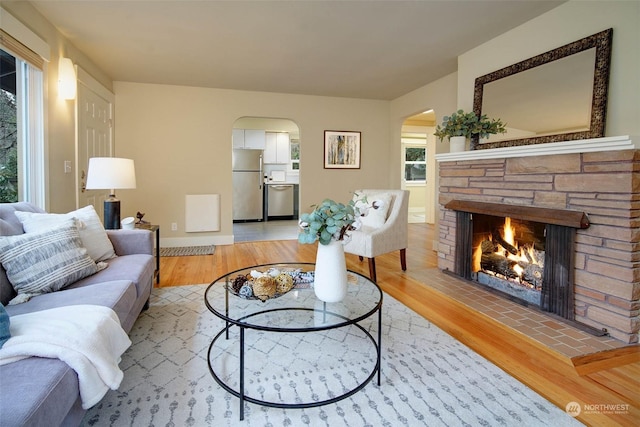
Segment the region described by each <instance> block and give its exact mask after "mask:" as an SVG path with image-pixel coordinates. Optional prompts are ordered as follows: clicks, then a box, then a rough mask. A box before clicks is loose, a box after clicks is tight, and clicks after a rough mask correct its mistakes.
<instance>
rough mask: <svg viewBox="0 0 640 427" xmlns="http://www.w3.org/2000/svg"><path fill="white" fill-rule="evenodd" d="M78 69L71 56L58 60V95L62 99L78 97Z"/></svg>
mask: <svg viewBox="0 0 640 427" xmlns="http://www.w3.org/2000/svg"><path fill="white" fill-rule="evenodd" d="M76 89H77V84H76V70H75V68H73V62H71V60H70V59H69V58H60V61H59V62H58V95H59V96H60V98H62V99H75V97H76Z"/></svg>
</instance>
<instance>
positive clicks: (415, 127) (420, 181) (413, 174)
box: [401, 110, 436, 224]
mask: <svg viewBox="0 0 640 427" xmlns="http://www.w3.org/2000/svg"><path fill="white" fill-rule="evenodd" d="M435 122H436V117H435V113H434V111H433V110H427V111H425V112H422V113H419V114H416V115H413V116H411V117H408V118H407V119H405V121H404V123H403V124H402V131H401V142H402V144H401V146H402V151H401V156H402V188H403V189H404V190H408V191H409V194H410V196H409V222H413V223H420V222H426V223H428V224H434V223H435V219H436V218H435V212H436V210H435V181H436V177H435V170H436V164H435V153H436V148H435V137H434V135H433V132H434V131H435V126H436V123H435Z"/></svg>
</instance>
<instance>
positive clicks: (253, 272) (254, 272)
mask: <svg viewBox="0 0 640 427" xmlns="http://www.w3.org/2000/svg"><path fill="white" fill-rule="evenodd" d="M249 274H250V275H251V277H253V278H254V279H259V278H260V277H262V276H264V275H265V274H264V273H261V272H259V271H258V270H251V273H249Z"/></svg>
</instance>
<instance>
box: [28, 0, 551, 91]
mask: <svg viewBox="0 0 640 427" xmlns="http://www.w3.org/2000/svg"><path fill="white" fill-rule="evenodd" d="M31 3H32V4H33V5H34V6H35V7H36V8H37V9H38V10H39V11H40V12H41V13H42V14H43V15H44V16H45V17H46V18H47V19H48V20H49V21H50V22H51V23H53V24H54V25H55V26H56V27H57V28H58V29H59V30H60V31H61V32H62V34H64V36H65V37H67V38H68V39H69V41H70V42H71V43H72V44H73V45H75V46H76V47H77V48H78V49H79V50H81V51H82V52H84V53H85V54H86V55H87V56H88V57H89V58H90V59H91V60H92V61H94V62H95V63H96V64H97V65H98V66H99V67H100V68H101V69H102V70H103V71H104V72H105V73H106V74H107V75H109V76H110V77H111V78H112V79H113V80H116V81H130V82H141V83H159V84H174V85H186V86H199V87H212V88H225V89H238V90H252V91H266V92H281V93H295V94H308V95H325V96H340V97H353V98H366V99H381V100H391V99H395V98H397V97H399V96H401V95H404V94H406V93H408V92H410V91H412V90H414V89H416V88H419V87H421V86H424V85H425V84H428V83H430V82H432V81H434V80H437V79H438V78H440V77H443V76H445V75H447V74H449V73H451V72H454V71H455V70H456V68H457V63H456V58H457V56H458V55H460V54H461V53H464V52H466V51H468V50H470V49H472V48H474V47H475V46H478V45H480V44H482V43H483V42H485V41H487V40H490V39H492V38H494V37H496V36H497V35H499V34H502V33H504V32H506V31H508V30H510V29H512V28H514V27H516V26H518V25H520V24H522V23H524V22H526V21H528V20H530V19H532V18H534V17H536V16H538V15H540V14H542V13H545V12H546V11H548V10H550V9H552V8H554V7H556V6H558V5H559V4H561V3H563V1H543V0H536V1H531V0H509V1H504V0H500V1H487V0H464V1H463V0H448V1H434V0H423V1H402V0H395V1H372V0H369V1H366V0H361V1H308V0H297V1H243V0H236V1H214V0H201V1H190V0H181V1H176V0H174V1H170V0H163V1H159V0H136V1H107V0H99V1H92V0H85V1H32V2H31Z"/></svg>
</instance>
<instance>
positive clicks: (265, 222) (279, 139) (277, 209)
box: [232, 117, 301, 242]
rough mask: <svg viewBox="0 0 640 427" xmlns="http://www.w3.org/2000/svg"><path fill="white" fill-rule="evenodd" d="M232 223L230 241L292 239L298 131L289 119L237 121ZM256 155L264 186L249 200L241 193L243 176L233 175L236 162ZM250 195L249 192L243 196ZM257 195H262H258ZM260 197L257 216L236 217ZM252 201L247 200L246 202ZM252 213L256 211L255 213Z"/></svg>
mask: <svg viewBox="0 0 640 427" xmlns="http://www.w3.org/2000/svg"><path fill="white" fill-rule="evenodd" d="M233 135H234V137H233V153H234V154H233V155H234V157H233V159H232V163H233V164H234V170H233V171H232V174H233V176H232V182H233V197H234V201H233V215H234V217H233V219H234V221H233V222H234V227H233V230H234V241H236V242H240V241H257V240H281V239H287V240H288V239H295V238H297V233H298V224H297V218H298V212H299V197H298V194H299V183H300V173H301V164H300V129H299V127H298V125H297V124H296V123H295V122H294V121H293V120H290V119H277V118H266V117H241V118H239V119H237V120H236V121H235V123H234V124H233ZM245 155H248V157H249V158H251V157H255V155H259V157H260V160H259V171H260V173H259V174H257V175H256V174H254V175H256V176H259V179H260V182H261V183H262V184H263V185H262V189H261V190H260V191H256V189H255V183H254V181H255V179H254V178H253V177H252V178H249V180H250V181H251V182H252V183H253V184H250V191H251V192H252V193H251V194H252V196H250V197H249V198H248V196H247V192H246V191H245V190H244V189H243V185H245V184H243V183H242V181H243V179H245V177H244V175H248V173H241V172H239V171H238V170H236V169H235V168H236V166H235V165H236V163H237V159H238V158H239V157H241V156H242V157H245ZM247 191H249V190H247ZM258 193H261V194H258ZM257 197H260V205H261V210H260V215H259V216H257V215H256V214H255V212H254V213H250V214H247V213H246V212H242V214H241V213H240V210H241V209H243V208H244V207H245V205H248V204H255V199H256V198H257ZM249 199H250V200H249ZM254 209H255V208H254Z"/></svg>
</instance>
